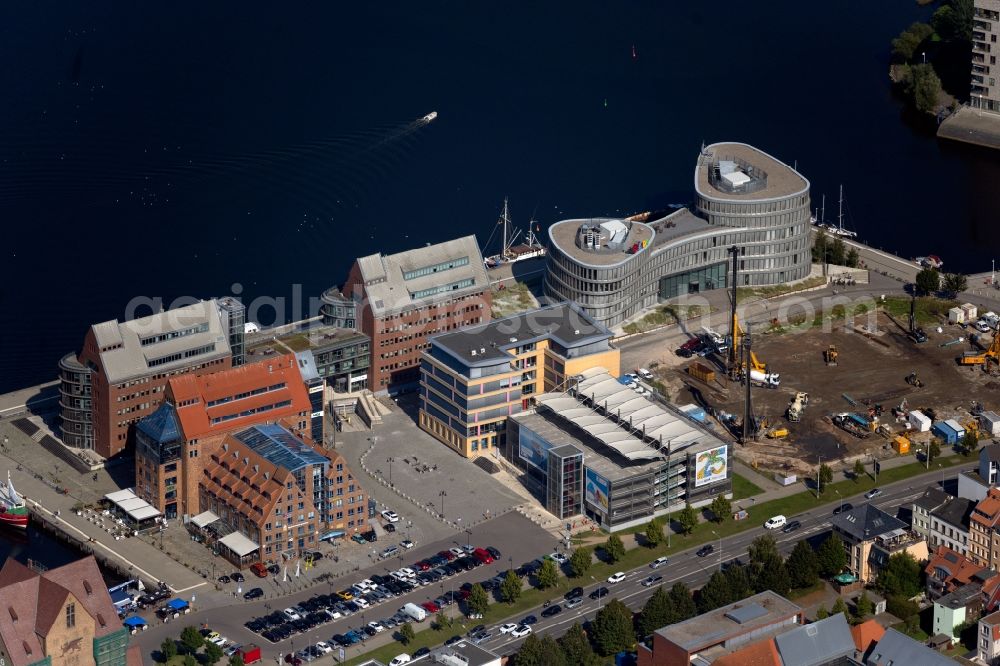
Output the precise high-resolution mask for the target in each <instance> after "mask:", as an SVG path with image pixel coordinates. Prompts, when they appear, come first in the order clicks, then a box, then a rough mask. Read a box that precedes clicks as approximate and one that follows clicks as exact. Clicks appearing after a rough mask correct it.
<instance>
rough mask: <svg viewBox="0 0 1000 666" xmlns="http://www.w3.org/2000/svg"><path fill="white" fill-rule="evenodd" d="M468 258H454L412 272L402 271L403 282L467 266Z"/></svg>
mask: <svg viewBox="0 0 1000 666" xmlns="http://www.w3.org/2000/svg"><path fill="white" fill-rule="evenodd" d="M468 265H469V258H468V257H455V258H454V259H452V260H451V261H445V262H442V263H440V264H433V265H431V266H424V267H422V268H416V269H414V270H412V271H403V279H404V280H412V279H414V278H418V277H423V276H424V275H433V274H434V273H440V272H442V271H450V270H451V269H453V268H458V267H459V266H468Z"/></svg>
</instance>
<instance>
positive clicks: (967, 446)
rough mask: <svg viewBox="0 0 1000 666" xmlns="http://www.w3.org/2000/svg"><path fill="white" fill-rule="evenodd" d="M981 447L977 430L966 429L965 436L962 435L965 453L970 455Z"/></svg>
mask: <svg viewBox="0 0 1000 666" xmlns="http://www.w3.org/2000/svg"><path fill="white" fill-rule="evenodd" d="M978 448H979V434H978V433H977V432H976V431H975V430H971V429H970V430H966V431H965V436H963V437H962V450H963V451H964V453H965V455H970V454H972V453H975V451H976V449H978Z"/></svg>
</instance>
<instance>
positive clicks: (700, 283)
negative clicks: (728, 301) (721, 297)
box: [658, 261, 729, 300]
mask: <svg viewBox="0 0 1000 666" xmlns="http://www.w3.org/2000/svg"><path fill="white" fill-rule="evenodd" d="M727 282H728V281H727V271H726V262H724V261H723V262H720V263H718V264H712V265H711V266H706V267H705V268H696V269H695V270H693V271H685V272H683V273H675V274H674V275H665V276H663V277H661V278H660V286H659V291H658V296H659V298H660V299H661V300H666V299H668V298H676V297H678V296H681V295H684V294H697V293H698V292H700V291H708V290H710V289H721V288H723V287H728V286H729V285H728V284H727Z"/></svg>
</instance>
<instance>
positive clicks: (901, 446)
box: [892, 435, 910, 456]
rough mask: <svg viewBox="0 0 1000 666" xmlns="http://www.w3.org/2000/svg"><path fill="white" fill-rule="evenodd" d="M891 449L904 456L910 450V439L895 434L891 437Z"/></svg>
mask: <svg viewBox="0 0 1000 666" xmlns="http://www.w3.org/2000/svg"><path fill="white" fill-rule="evenodd" d="M892 449H893V451H895V452H896V453H898V454H899V455H901V456H905V455H906V454H907V453H909V452H910V440H908V439H907V438H905V437H903V436H902V435H896V436H895V437H893V438H892Z"/></svg>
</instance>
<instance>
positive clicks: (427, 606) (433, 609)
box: [420, 601, 441, 613]
mask: <svg viewBox="0 0 1000 666" xmlns="http://www.w3.org/2000/svg"><path fill="white" fill-rule="evenodd" d="M420 606H421V608H423V609H424V610H425V611H427V612H428V613H437V612H438V611H439V610H441V607H440V606H438V605H437V604H436V603H434V602H433V601H425V602H424V603H422V604H420Z"/></svg>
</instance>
